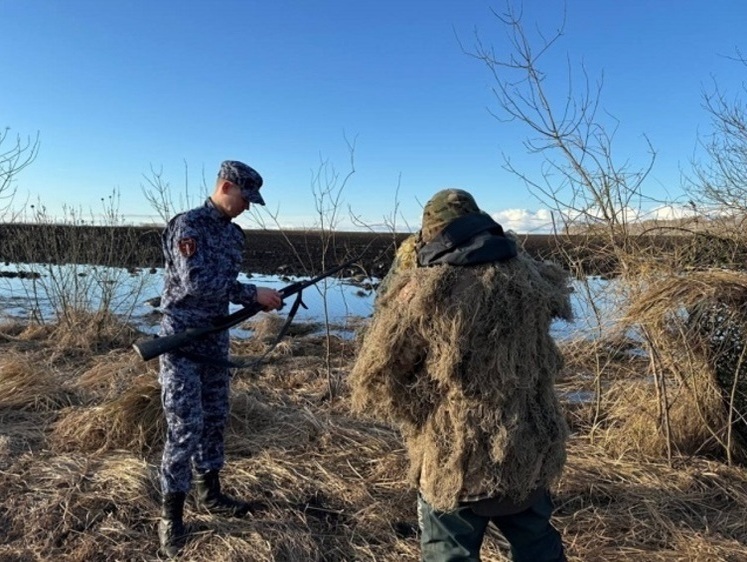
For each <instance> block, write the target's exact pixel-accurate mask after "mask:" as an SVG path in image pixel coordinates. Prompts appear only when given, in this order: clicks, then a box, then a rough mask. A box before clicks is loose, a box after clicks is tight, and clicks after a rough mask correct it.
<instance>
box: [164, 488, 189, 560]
mask: <svg viewBox="0 0 747 562" xmlns="http://www.w3.org/2000/svg"><path fill="white" fill-rule="evenodd" d="M186 497H187V494H185V493H183V492H175V493H171V494H164V495H163V499H162V500H161V520H160V521H159V522H158V540H159V541H160V543H161V552H162V553H163V554H164V555H165V556H168V557H169V558H174V557H175V556H176V555H177V553H178V552H179V550H181V548H182V546H184V542H185V539H186V535H187V529H186V528H185V527H184V500H185V498H186Z"/></svg>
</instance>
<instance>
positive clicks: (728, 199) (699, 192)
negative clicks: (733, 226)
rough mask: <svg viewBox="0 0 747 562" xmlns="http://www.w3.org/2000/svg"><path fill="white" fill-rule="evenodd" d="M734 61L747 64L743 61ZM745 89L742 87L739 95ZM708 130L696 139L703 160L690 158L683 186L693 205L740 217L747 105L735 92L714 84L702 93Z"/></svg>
mask: <svg viewBox="0 0 747 562" xmlns="http://www.w3.org/2000/svg"><path fill="white" fill-rule="evenodd" d="M738 61H739V62H740V63H741V64H743V65H745V66H747V61H746V60H745V59H744V58H743V57H741V56H740V57H739V58H738ZM746 91H747V87H745V86H743V87H742V89H741V94H744V93H745V92H746ZM703 107H704V108H705V110H706V111H707V113H708V115H709V116H710V120H711V126H712V131H711V133H710V134H709V135H707V136H705V137H703V138H701V139H700V146H701V147H702V148H703V150H704V152H705V159H704V161H703V160H696V161H693V163H692V164H693V176H692V177H688V178H686V185H687V187H688V191H689V194H690V197H691V201H692V202H693V203H692V204H693V205H696V202H697V203H700V204H702V205H705V209H704V210H703V211H704V212H709V211H710V213H711V216H712V217H715V216H728V217H730V218H733V217H740V218H741V217H744V215H745V212H746V211H747V107H746V106H745V103H744V101H743V100H742V99H741V98H740V96H739V94H737V95H736V96H734V98H732V99H730V98H728V97H727V95H726V93H725V92H724V91H723V90H722V89H721V88H720V87H719V85H718V84H715V86H714V88H713V91H712V92H710V93H709V92H704V93H703Z"/></svg>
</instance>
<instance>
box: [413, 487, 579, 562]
mask: <svg viewBox="0 0 747 562" xmlns="http://www.w3.org/2000/svg"><path fill="white" fill-rule="evenodd" d="M552 511H553V505H552V500H551V499H550V494H549V493H544V494H541V495H540V497H539V499H538V500H536V501H535V502H534V503H533V504H532V505H531V506H530V507H528V508H526V509H524V510H523V511H520V512H519V513H514V514H511V515H497V516H485V515H478V514H476V513H475V512H474V511H473V510H472V508H471V507H470V505H469V504H463V505H460V506H459V507H457V509H455V510H454V511H449V512H442V511H436V510H434V509H433V508H432V507H431V506H430V505H429V504H428V503H427V502H426V501H425V500H424V499H423V498H422V497H420V496H418V523H419V525H420V546H421V560H423V562H456V561H457V560H458V561H463V562H468V561H479V560H480V547H481V546H482V541H483V537H484V536H485V530H486V529H487V527H488V524H489V523H491V522H492V523H493V524H494V525H495V526H496V527H498V529H499V530H500V531H501V533H502V534H503V536H504V537H506V540H507V541H508V542H509V544H510V545H511V557H512V559H513V561H514V562H565V560H566V558H565V555H564V554H563V543H562V541H561V539H560V533H558V531H557V530H556V529H555V527H553V526H552V524H551V523H550V516H551V515H552Z"/></svg>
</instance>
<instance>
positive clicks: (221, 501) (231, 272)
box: [158, 160, 282, 557]
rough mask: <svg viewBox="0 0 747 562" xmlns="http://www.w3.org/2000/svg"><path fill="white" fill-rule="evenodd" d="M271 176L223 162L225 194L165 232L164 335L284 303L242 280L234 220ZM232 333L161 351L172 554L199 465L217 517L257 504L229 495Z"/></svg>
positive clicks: (166, 518)
mask: <svg viewBox="0 0 747 562" xmlns="http://www.w3.org/2000/svg"><path fill="white" fill-rule="evenodd" d="M261 186H262V177H261V176H260V175H259V174H258V173H257V172H256V171H255V170H253V169H252V168H251V167H249V166H247V165H246V164H244V163H242V162H237V161H233V160H229V161H225V162H223V163H222V164H221V167H220V171H219V173H218V179H217V180H216V183H215V190H214V192H213V194H212V195H211V196H210V197H209V198H208V200H207V201H206V202H205V204H204V205H203V206H201V207H198V208H195V209H192V210H191V211H188V212H186V213H182V214H179V215H177V216H175V217H174V218H173V219H171V221H170V222H169V224H168V226H167V227H166V230H165V231H164V232H163V235H162V248H163V255H164V259H165V262H166V263H165V269H166V273H165V286H164V290H163V296H162V300H161V307H162V309H163V313H164V314H163V320H162V322H161V335H170V334H173V333H176V332H180V331H183V330H186V329H188V328H195V327H200V326H206V325H209V324H210V323H211V322H212V321H213V320H214V319H215V318H217V317H219V316H224V315H226V314H228V312H229V309H228V306H229V302H232V303H235V304H239V305H250V304H254V303H258V304H260V305H261V306H262V307H263V309H265V310H273V309H278V308H280V306H281V305H282V300H281V298H280V294H279V293H278V292H277V291H275V290H274V289H269V288H265V287H256V286H255V285H251V284H242V283H239V282H238V281H237V279H236V278H237V275H238V273H239V269H240V267H241V264H242V262H243V256H244V233H243V231H242V230H241V227H239V226H238V225H236V224H234V223H233V222H231V220H232V219H234V218H236V217H237V216H239V215H240V214H241V213H242V212H244V211H245V210H247V209H248V208H249V205H250V204H251V203H255V204H258V205H264V204H265V202H264V200H263V199H262V196H261V195H260V193H259V188H260V187H261ZM228 344H229V338H228V331H227V330H226V331H223V332H219V333H217V334H212V335H209V336H206V337H203V338H201V339H200V340H198V341H195V342H194V343H192V344H190V345H188V346H185V347H184V348H181V349H179V350H177V351H175V352H172V353H166V354H164V355H162V356H161V369H160V373H159V381H160V383H161V398H162V402H163V409H164V414H165V416H166V424H167V433H166V443H165V445H164V451H163V459H162V463H161V489H162V494H163V497H162V511H161V520H160V522H159V528H158V534H159V539H160V543H161V548H162V550H163V552H164V553H165V554H166V555H168V556H170V557H171V556H175V555H176V553H177V552H178V550H179V548H180V547H181V545H182V543H183V539H184V536H185V535H186V530H185V527H184V522H183V514H184V501H185V498H186V495H187V493H188V492H189V489H190V485H191V481H192V469H193V467H194V470H195V473H196V475H195V483H196V492H197V500H198V503H199V504H201V505H202V506H203V507H204V508H206V509H207V510H208V511H210V512H211V513H216V514H222V515H227V516H234V517H242V516H243V515H245V514H246V513H247V512H248V511H249V507H250V506H249V504H248V503H246V502H243V501H240V500H237V499H235V498H232V497H230V496H227V495H225V494H223V493H222V492H221V488H220V481H219V478H218V474H219V471H220V469H221V468H222V467H223V464H224V450H223V431H224V427H225V424H226V420H227V419H228V406H229V405H228V389H229V377H230V374H229V370H228V367H227V361H228Z"/></svg>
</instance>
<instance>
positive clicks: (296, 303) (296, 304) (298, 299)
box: [251, 291, 309, 367]
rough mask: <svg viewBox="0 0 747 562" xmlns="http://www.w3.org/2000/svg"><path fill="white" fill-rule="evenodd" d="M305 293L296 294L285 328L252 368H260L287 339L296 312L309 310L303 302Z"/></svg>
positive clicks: (255, 361)
mask: <svg viewBox="0 0 747 562" xmlns="http://www.w3.org/2000/svg"><path fill="white" fill-rule="evenodd" d="M302 295H303V291H299V292H298V293H296V300H295V301H293V306H291V308H290V310H289V311H288V318H286V319H285V323H284V324H283V327H282V328H280V331H279V332H278V335H277V336H275V339H274V340H273V341H272V343H271V344H270V347H269V348H268V349H267V350H266V351H265V352H264V353H263V354H262V355H260V356H259V358H257V359H256V360H254V362H253V363H252V365H251V366H252V367H258V366H259V365H260V363H262V361H264V360H265V358H266V357H267V356H268V355H269V354H270V353H271V352H272V350H273V349H275V347H276V346H277V345H278V344H279V343H280V340H282V339H283V338H284V337H285V334H286V333H287V332H288V328H290V325H291V322H293V318H295V316H296V312H298V307H299V306H302V307H304V308H305V309H306V310H308V309H309V307H308V306H306V303H304V302H303V300H302V298H301V297H302Z"/></svg>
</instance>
